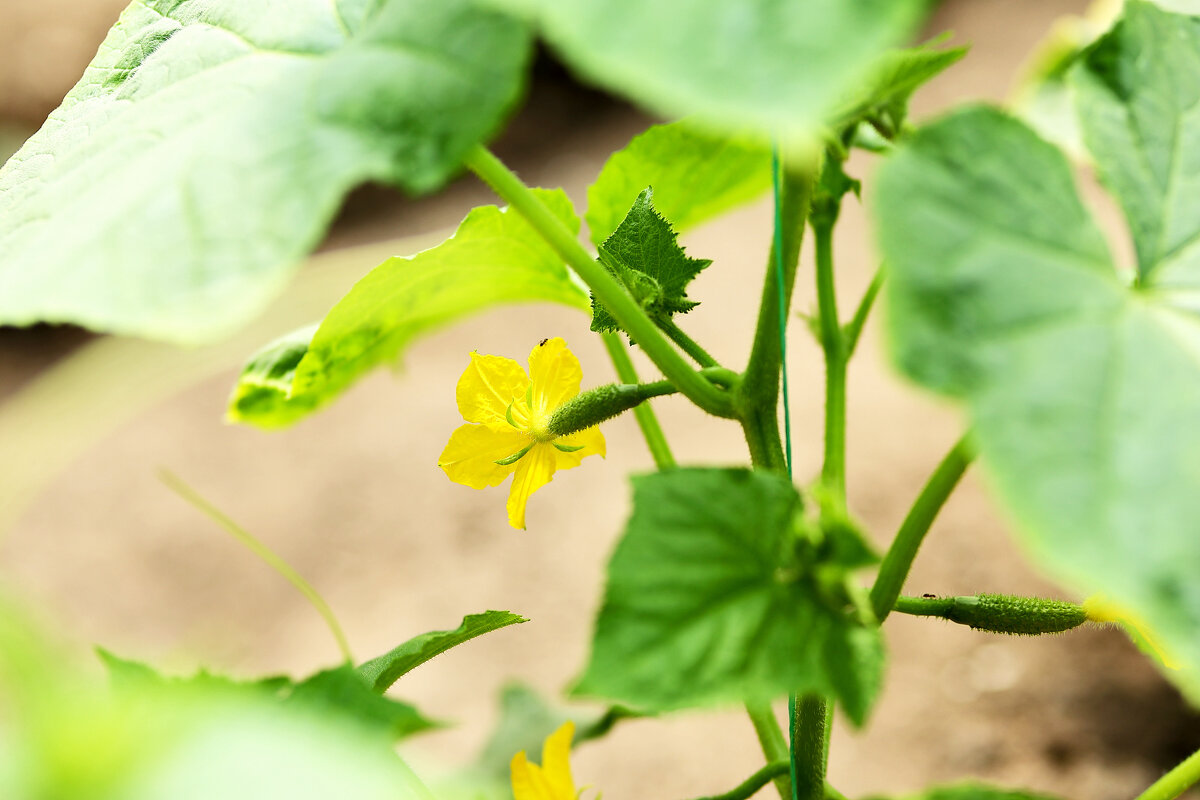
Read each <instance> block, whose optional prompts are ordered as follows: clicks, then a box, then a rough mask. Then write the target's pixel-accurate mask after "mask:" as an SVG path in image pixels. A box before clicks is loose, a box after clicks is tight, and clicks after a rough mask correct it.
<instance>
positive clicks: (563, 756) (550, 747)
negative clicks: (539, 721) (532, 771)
mask: <svg viewBox="0 0 1200 800" xmlns="http://www.w3.org/2000/svg"><path fill="white" fill-rule="evenodd" d="M574 738H575V723H573V722H570V721H567V722H564V723H563V724H562V726H561V727H560V728H559V729H558V730H556V731H555V732H554V733H552V734H550V736H548V737H547V738H546V743H545V744H543V745H542V771H543V772H544V773H545V775H546V781H547V782H548V783H549V784H550V788H551V790H552V791H553V792H554V797H555V798H556V800H557V798H562V800H575V781H574V780H573V779H572V778H571V741H572V739H574Z"/></svg>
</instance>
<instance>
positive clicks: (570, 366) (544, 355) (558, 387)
mask: <svg viewBox="0 0 1200 800" xmlns="http://www.w3.org/2000/svg"><path fill="white" fill-rule="evenodd" d="M529 375H530V377H531V378H532V379H533V407H534V409H535V410H536V411H538V412H541V413H544V414H549V413H551V412H553V411H554V410H555V409H557V408H558V407H559V406H561V405H562V404H563V403H565V402H567V401H568V400H570V399H571V398H572V397H574V396H575V395H577V394H579V384H580V382H581V381H582V380H583V370H582V369H581V368H580V366H579V359H577V358H576V357H575V354H574V353H572V352H571V351H570V350H568V349H567V343H566V342H564V341H563V340H562V339H559V338H557V337H556V338H554V339H548V340H546V342H545V344H539V345H538V346H537V347H535V348H533V352H532V353H530V354H529Z"/></svg>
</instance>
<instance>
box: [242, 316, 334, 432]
mask: <svg viewBox="0 0 1200 800" xmlns="http://www.w3.org/2000/svg"><path fill="white" fill-rule="evenodd" d="M316 332H317V326H316V325H305V326H304V327H303V328H300V329H298V330H295V331H292V332H291V333H288V334H285V335H283V336H280V337H279V338H278V339H276V340H275V341H273V342H271V343H270V344H268V345H267V346H266V347H264V348H262V349H261V350H259V351H258V352H257V353H255V354H254V355H253V356H251V358H250V361H248V362H247V363H246V366H244V367H242V374H241V375H239V376H238V382H237V385H235V386H234V388H233V396H232V397H231V398H230V399H229V409H228V411H227V413H226V416H227V418H228V419H229V420H230V421H231V422H248V423H250V424H252V425H257V426H258V427H260V428H265V429H275V428H286V427H287V426H288V425H291V424H292V423H293V422H297V421H299V420H301V419H303V418H304V417H306V416H308V415H309V414H310V413H312V412H313V411H315V410H316V409H317V407H318V406H319V405H320V402H319V396H314V395H307V396H305V397H296V398H290V399H289V397H288V394H289V393H290V392H291V391H292V379H293V378H295V376H296V367H297V366H299V365H300V361H301V360H302V359H303V358H304V356H305V354H306V353H308V348H309V345H310V344H311V343H312V337H313V334H315V333H316Z"/></svg>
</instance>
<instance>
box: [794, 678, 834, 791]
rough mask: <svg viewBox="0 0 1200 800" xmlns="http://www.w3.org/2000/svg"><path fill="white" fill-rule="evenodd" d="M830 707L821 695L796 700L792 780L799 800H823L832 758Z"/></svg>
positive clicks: (802, 696) (803, 696)
mask: <svg viewBox="0 0 1200 800" xmlns="http://www.w3.org/2000/svg"><path fill="white" fill-rule="evenodd" d="M829 722H830V718H829V704H828V703H827V702H826V701H825V698H824V697H821V696H820V695H818V694H805V695H801V696H800V697H799V698H797V700H796V713H795V714H794V719H793V722H792V771H793V775H792V780H793V786H794V787H795V791H794V793H793V795H792V796H793V798H795V800H822V798H824V796H825V764H826V761H827V760H828V756H829V738H828V734H829Z"/></svg>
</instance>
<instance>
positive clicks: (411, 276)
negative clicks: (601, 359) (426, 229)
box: [228, 189, 587, 428]
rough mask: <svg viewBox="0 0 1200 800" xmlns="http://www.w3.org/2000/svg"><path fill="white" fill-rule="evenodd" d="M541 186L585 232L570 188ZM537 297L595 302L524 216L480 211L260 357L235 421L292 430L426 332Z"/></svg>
mask: <svg viewBox="0 0 1200 800" xmlns="http://www.w3.org/2000/svg"><path fill="white" fill-rule="evenodd" d="M534 191H535V192H536V193H537V194H538V196H539V197H540V198H541V199H542V202H544V203H545V204H546V205H547V206H548V207H549V208H550V209H551V210H552V211H553V212H554V214H555V216H557V217H558V218H559V219H560V220H562V222H563V224H564V225H566V226H567V227H568V228H570V229H571V230H572V231H578V230H579V219H578V218H577V217H576V216H575V214H574V211H573V210H572V207H571V201H570V200H568V199H567V196H566V195H565V194H564V193H563V192H562V191H561V190H557V189H556V190H553V191H550V190H545V189H535V190H534ZM533 300H544V301H547V302H555V303H562V304H563V305H567V306H572V307H575V308H580V309H583V308H586V307H587V295H586V294H585V293H584V291H583V290H582V289H580V288H579V287H578V286H577V285H576V284H575V283H574V282H573V281H572V278H571V274H570V273H569V272H568V270H567V267H566V265H565V264H564V263H563V260H562V259H561V258H560V257H559V256H558V254H557V253H555V252H554V250H553V249H552V248H551V247H550V246H549V245H548V244H546V242H545V240H544V239H543V238H542V237H541V236H540V235H539V234H538V233H537V232H536V231H535V230H534V229H533V228H532V227H531V226H530V225H529V223H528V222H526V221H525V218H524V217H522V216H521V215H520V214H518V213H516V212H514V211H511V210H509V209H501V208H497V207H496V206H482V207H480V208H476V209H473V210H472V211H471V212H470V213H469V214H467V217H466V219H464V220H463V221H462V224H461V225H459V226H458V230H457V231H455V233H454V235H453V236H451V237H450V238H449V239H447V240H446V241H444V242H442V243H441V244H440V245H438V246H436V247H433V248H430V249H429V250H425V251H422V252H420V253H417V254H416V255H415V256H410V257H407V258H399V257H397V258H389V259H388V260H387V261H385V262H383V263H382V264H380V265H379V266H378V267H376V268H375V269H374V270H372V271H371V272H370V273H369V274H367V276H366V277H364V278H363V279H362V280H360V281H359V282H358V283H357V284H355V286H354V288H353V289H351V290H350V292H349V293H348V294H347V295H346V296H345V297H343V298H342V299H341V300H340V301H338V304H337V305H336V306H334V307H333V309H332V310H331V311H330V312H329V314H328V315H326V317H325V319H324V321H322V322H321V324H320V326H319V327H317V329H316V332H315V333H311V331H312V329H311V328H306V329H302V330H299V331H296V332H295V333H293V334H291V335H289V336H286V337H284V338H283V339H280V340H278V341H276V342H273V343H271V344H270V345H268V346H267V347H266V348H264V349H263V350H261V351H259V352H258V353H257V354H256V355H254V356H253V357H252V358H251V360H250V363H249V364H247V365H246V367H245V368H244V369H243V370H242V374H241V376H240V377H239V379H238V384H237V386H236V387H235V388H234V390H233V396H232V397H231V399H230V406H229V409H228V417H229V419H231V420H232V421H234V422H244V423H249V424H251V425H256V426H258V427H260V428H281V427H285V426H287V425H290V424H292V423H293V422H296V421H297V420H299V419H302V418H303V417H305V416H307V415H308V414H310V413H312V412H313V411H315V410H317V409H319V408H321V407H323V406H324V405H326V404H327V403H329V402H332V401H333V400H334V399H336V398H337V397H338V396H339V395H340V394H341V393H342V392H343V391H344V390H345V389H346V388H347V387H349V386H350V385H351V384H352V383H354V381H356V380H358V378H360V377H361V376H363V375H364V374H366V373H367V372H369V371H370V370H372V369H374V368H375V367H377V366H380V365H381V364H390V363H394V362H395V361H396V360H397V359H398V358H400V357H401V356H402V355H403V353H404V350H405V349H406V348H407V347H408V345H409V343H410V342H412V340H413V339H414V338H416V337H417V336H419V335H421V334H423V333H426V332H429V331H431V330H436V329H437V328H440V327H442V326H445V325H447V324H449V323H451V322H453V321H455V320H458V319H461V318H463V317H465V316H467V315H469V314H472V313H474V312H477V311H480V310H482V309H485V308H489V307H491V306H494V305H497V304H500V303H515V302H526V301H533Z"/></svg>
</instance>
